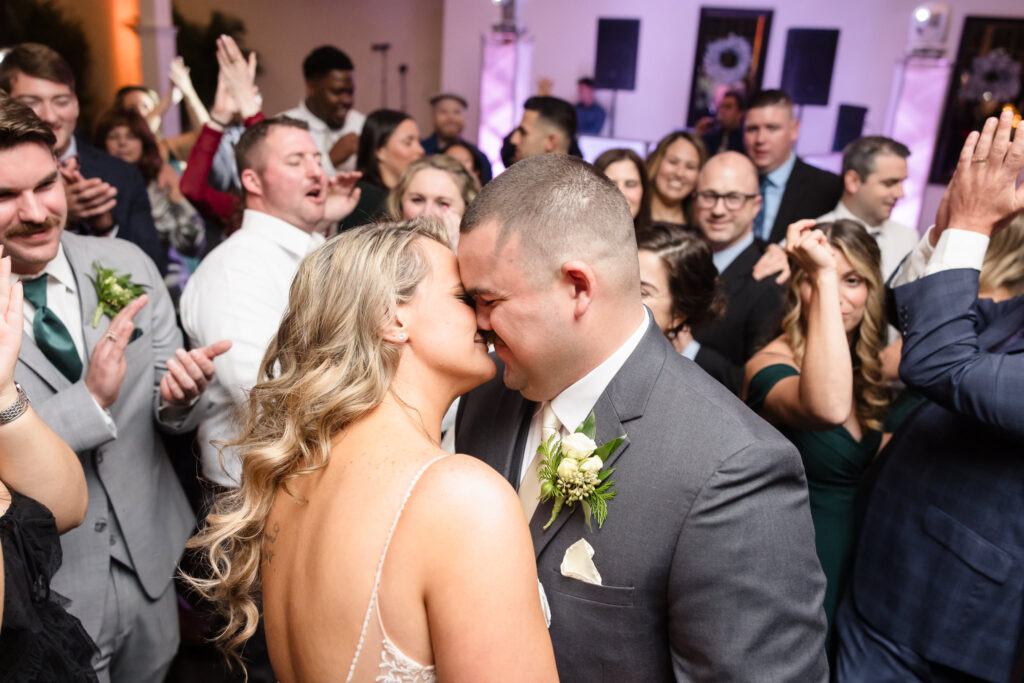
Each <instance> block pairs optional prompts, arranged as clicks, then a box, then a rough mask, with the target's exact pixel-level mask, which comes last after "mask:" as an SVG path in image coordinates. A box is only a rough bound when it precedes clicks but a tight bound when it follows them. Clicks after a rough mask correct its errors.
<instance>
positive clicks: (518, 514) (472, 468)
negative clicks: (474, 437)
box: [420, 453, 524, 527]
mask: <svg viewBox="0 0 1024 683" xmlns="http://www.w3.org/2000/svg"><path fill="white" fill-rule="evenodd" d="M420 486H421V488H422V489H423V491H422V496H423V497H426V498H429V499H430V501H431V508H432V509H431V512H430V514H431V515H432V516H434V517H435V521H439V522H444V521H445V520H458V522H459V525H460V526H463V527H464V526H465V525H466V524H473V525H474V526H475V525H478V524H479V525H485V526H493V525H495V524H505V523H509V521H511V523H516V524H522V523H523V521H524V520H523V511H522V507H521V506H520V504H519V498H518V497H517V496H516V492H515V490H514V489H513V488H512V486H511V485H510V484H509V483H508V481H506V480H505V478H504V477H502V476H501V475H500V474H498V472H496V471H495V470H494V469H493V468H492V467H491V466H490V465H487V464H486V463H484V462H482V461H481V460H479V459H477V458H474V457H472V456H469V455H464V454H461V453H457V454H454V455H449V456H448V457H445V458H443V459H441V460H440V461H438V462H437V463H435V464H434V465H433V466H432V467H431V468H430V469H429V470H428V472H427V473H425V474H424V477H423V480H422V481H421V483H420ZM471 520H472V521H471Z"/></svg>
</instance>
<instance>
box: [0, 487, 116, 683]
mask: <svg viewBox="0 0 1024 683" xmlns="http://www.w3.org/2000/svg"><path fill="white" fill-rule="evenodd" d="M0 544H2V546H3V553H4V604H3V610H4V611H3V624H2V625H0V681H3V682H6V681H11V682H12V683H14V682H15V681H17V683H34V682H37V681H38V682H43V681H45V682H46V683H49V682H50V681H61V682H64V681H69V682H77V681H96V673H95V672H94V671H93V668H92V664H91V661H92V657H93V654H94V653H95V652H96V646H95V645H94V644H93V642H92V639H91V638H89V634H88V633H86V632H85V629H84V628H83V627H82V622H80V621H79V620H78V619H77V618H75V617H73V616H71V615H70V614H68V613H67V611H66V610H65V609H64V606H65V604H66V603H67V599H66V598H64V597H62V596H60V595H58V594H57V593H55V592H53V591H51V590H50V579H51V578H52V577H53V575H54V574H55V573H56V572H57V569H59V568H60V562H61V551H60V537H59V536H58V534H57V524H56V522H55V521H54V519H53V515H52V514H51V513H50V511H49V510H48V509H46V507H45V506H43V505H41V504H40V503H38V502H36V501H35V500H33V499H31V498H27V497H25V496H23V495H21V494H19V493H17V492H15V491H11V505H10V507H9V508H7V512H5V513H4V514H3V516H2V517H0Z"/></svg>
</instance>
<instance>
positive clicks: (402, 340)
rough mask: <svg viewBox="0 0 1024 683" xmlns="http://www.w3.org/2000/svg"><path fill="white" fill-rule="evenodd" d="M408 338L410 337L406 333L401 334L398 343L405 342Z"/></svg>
mask: <svg viewBox="0 0 1024 683" xmlns="http://www.w3.org/2000/svg"><path fill="white" fill-rule="evenodd" d="M408 338H409V337H408V335H406V334H405V332H399V333H398V341H400V342H404V341H405V340H406V339H408Z"/></svg>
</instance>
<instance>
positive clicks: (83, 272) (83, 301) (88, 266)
mask: <svg viewBox="0 0 1024 683" xmlns="http://www.w3.org/2000/svg"><path fill="white" fill-rule="evenodd" d="M73 237H74V236H69V235H65V236H64V238H63V240H62V242H63V244H64V254H65V256H67V257H68V263H70V264H71V272H72V273H74V275H75V285H76V286H77V287H78V303H79V306H80V307H81V311H82V332H83V334H84V336H85V357H86V359H88V358H90V357H91V356H92V350H93V349H94V348H96V342H98V341H99V340H100V338H101V337H102V336H103V333H104V332H106V331H107V325H108V324H110V320H109V319H107V318H102V319H101V320H100V322H99V324H98V325H97V326H96V327H93V326H92V317H93V314H94V313H95V312H96V304H97V303H99V299H98V298H97V297H96V287H95V286H94V285H93V283H92V280H90V279H89V277H90V276H91V275H93V269H92V261H93V259H92V258H91V257H90V256H89V255H88V254H87V253H85V251H86V250H84V249H82V248H81V247H82V244H81V243H80V242H78V241H77V240H74V239H73ZM86 366H87V367H88V362H87V363H86Z"/></svg>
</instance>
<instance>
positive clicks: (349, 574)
mask: <svg viewBox="0 0 1024 683" xmlns="http://www.w3.org/2000/svg"><path fill="white" fill-rule="evenodd" d="M470 301H471V300H470V299H469V298H468V297H467V296H466V293H465V291H464V290H463V288H462V284H461V282H460V281H459V274H458V267H457V265H456V261H455V256H454V255H453V253H452V252H451V250H450V249H449V248H448V246H447V239H446V236H445V232H444V228H443V227H442V226H441V225H440V224H439V223H437V221H436V220H434V219H432V218H420V219H416V220H413V221H406V222H401V223H390V224H381V225H367V226H362V227H359V228H355V229H353V230H351V231H349V232H347V233H345V234H343V235H341V236H339V237H337V238H335V239H332V240H330V241H328V242H327V243H326V244H324V245H323V246H321V247H319V248H318V249H316V250H315V251H313V252H312V253H311V254H310V255H309V256H307V257H306V259H305V260H304V261H303V262H302V265H301V266H300V267H299V271H298V274H297V275H296V277H295V280H294V282H293V284H292V286H291V291H290V298H289V307H288V312H287V313H286V314H285V317H284V319H283V320H282V322H281V326H280V329H279V330H278V333H277V335H276V337H275V338H274V339H272V340H271V342H270V347H269V348H268V349H267V353H266V355H265V356H264V358H263V363H262V365H261V367H260V374H259V377H260V381H259V382H258V383H257V385H256V386H255V387H254V388H253V389H252V392H251V393H250V396H249V402H248V406H247V413H246V418H245V427H244V429H243V432H242V435H241V436H240V437H239V439H238V440H237V441H235V442H233V443H232V445H234V446H236V447H237V448H238V449H239V451H240V452H241V453H242V454H243V455H242V477H241V486H240V487H239V488H238V489H236V490H233V491H230V492H228V493H226V494H223V495H222V496H221V497H220V498H218V499H217V501H216V502H215V505H214V509H213V511H212V512H211V513H210V515H209V516H208V517H207V520H206V524H205V526H204V527H203V528H202V530H201V531H200V532H199V533H198V534H197V535H196V536H195V537H194V538H193V539H192V540H191V541H190V542H189V543H190V546H191V547H192V548H196V549H198V550H199V551H200V553H201V555H202V556H203V557H204V558H205V561H206V562H205V563H206V564H207V565H208V566H207V570H208V571H209V576H208V577H204V578H199V577H191V578H190V579H189V580H190V581H191V583H192V585H193V586H195V587H196V588H197V589H198V590H199V592H200V593H202V594H203V595H204V596H205V597H207V598H208V599H211V600H212V601H213V602H214V603H215V604H217V605H218V607H219V609H220V611H221V612H222V613H223V616H224V617H225V620H226V623H227V625H226V627H225V628H224V629H223V630H222V631H221V632H220V633H219V634H218V635H217V637H216V639H217V642H218V643H219V644H220V645H221V646H222V647H224V648H225V649H226V650H227V651H228V653H229V654H234V655H236V657H237V653H238V649H239V647H240V646H241V645H242V643H243V642H244V641H245V640H246V638H248V637H249V636H250V635H252V633H253V632H254V631H255V629H256V625H257V621H258V620H259V617H260V615H261V613H262V615H263V617H264V620H265V627H266V635H267V645H268V649H269V653H270V659H271V662H272V664H273V667H274V672H275V674H276V675H277V678H278V680H280V681H325V680H342V677H344V676H346V675H347V679H346V680H355V681H370V680H416V681H430V680H436V679H437V678H438V677H440V678H444V679H448V678H451V679H459V680H488V679H490V680H495V679H498V678H501V679H502V680H524V681H525V680H530V681H534V680H537V681H541V680H543V681H546V680H555V679H556V675H557V674H556V671H555V662H554V655H553V653H552V649H551V642H550V639H549V637H548V635H547V630H546V628H545V622H544V616H543V612H542V606H541V598H540V594H539V592H538V583H537V571H536V564H535V561H534V556H533V546H532V543H531V540H530V534H529V531H528V529H527V526H526V520H525V519H524V517H523V510H522V507H521V505H520V503H519V499H518V497H517V496H516V494H515V492H514V491H513V490H512V487H511V486H509V484H508V482H507V481H505V480H504V479H503V478H502V477H501V476H500V475H499V474H497V473H496V472H495V471H493V470H492V469H491V468H490V467H488V466H487V465H485V464H483V463H482V462H481V461H479V460H477V459H475V458H472V457H469V456H465V455H448V454H446V453H444V451H442V450H441V449H440V448H439V447H438V441H439V439H440V436H441V434H440V431H441V417H442V415H444V412H445V410H446V409H447V407H448V405H449V404H450V403H451V402H452V400H454V398H455V397H456V396H459V395H461V394H463V393H465V392H467V391H469V390H470V389H472V388H474V387H476V386H477V385H479V384H481V383H483V382H485V381H487V380H488V379H490V378H491V377H493V375H494V373H495V366H494V363H493V362H492V361H491V359H490V358H489V357H488V355H487V345H486V343H485V342H484V340H483V339H482V338H481V336H480V334H479V333H478V332H477V326H476V315H475V312H474V310H473V307H472V305H471V303H470ZM409 676H412V677H409Z"/></svg>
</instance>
